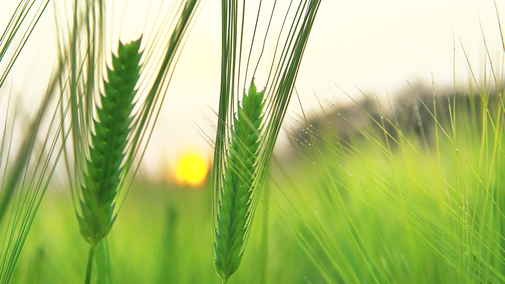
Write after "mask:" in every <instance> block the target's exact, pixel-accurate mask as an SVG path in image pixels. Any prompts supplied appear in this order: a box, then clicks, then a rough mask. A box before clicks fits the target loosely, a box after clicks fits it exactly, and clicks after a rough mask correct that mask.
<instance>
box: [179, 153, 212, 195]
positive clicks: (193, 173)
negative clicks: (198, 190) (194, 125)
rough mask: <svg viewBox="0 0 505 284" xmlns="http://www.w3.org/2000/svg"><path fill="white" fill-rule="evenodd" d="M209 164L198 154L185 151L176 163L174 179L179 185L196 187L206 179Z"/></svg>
mask: <svg viewBox="0 0 505 284" xmlns="http://www.w3.org/2000/svg"><path fill="white" fill-rule="evenodd" d="M208 171H209V164H208V162H207V161H205V160H204V158H203V157H202V155H200V154H199V153H198V152H196V151H193V150H190V151H186V152H185V153H184V155H183V156H182V158H181V159H180V160H179V161H178V162H177V167H176V173H175V174H176V179H177V183H178V184H181V185H191V186H198V185H201V184H202V183H203V182H204V181H205V179H206V178H207V172H208Z"/></svg>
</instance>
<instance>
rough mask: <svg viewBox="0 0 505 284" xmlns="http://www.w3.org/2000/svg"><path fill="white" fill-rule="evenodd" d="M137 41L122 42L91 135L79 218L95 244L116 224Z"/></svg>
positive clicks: (84, 232)
mask: <svg viewBox="0 0 505 284" xmlns="http://www.w3.org/2000/svg"><path fill="white" fill-rule="evenodd" d="M140 41H141V39H138V40H136V41H133V42H131V43H129V44H126V45H123V44H122V43H121V42H120V43H119V48H118V55H117V56H113V58H112V68H108V70H107V75H108V82H107V81H105V80H104V91H105V92H104V94H102V95H100V101H101V107H99V108H97V110H96V113H97V119H96V120H95V121H94V133H92V134H91V143H90V147H89V157H88V158H87V172H86V174H85V175H84V180H83V184H82V185H81V193H82V195H81V200H80V204H81V215H80V216H79V215H78V216H77V217H78V220H79V228H80V231H81V234H82V235H83V237H84V239H85V240H86V241H87V242H88V243H90V244H91V245H96V244H97V243H98V242H99V241H100V240H101V239H103V238H104V237H105V236H107V234H108V233H109V231H110V229H111V228H112V224H113V223H114V220H115V216H114V200H115V198H116V196H117V192H118V186H119V183H120V180H121V174H122V170H123V168H122V166H121V164H122V163H123V159H124V156H125V154H124V151H125V148H126V145H127V143H128V140H127V138H128V134H129V132H130V122H131V117H130V115H131V111H132V109H133V106H134V104H133V98H134V97H135V94H136V90H135V85H136V84H137V81H138V78H139V74H140V58H141V56H142V53H140V52H139V48H140Z"/></svg>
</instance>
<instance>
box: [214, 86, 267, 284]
mask: <svg viewBox="0 0 505 284" xmlns="http://www.w3.org/2000/svg"><path fill="white" fill-rule="evenodd" d="M263 95H264V91H262V92H259V93H258V92H257V91H256V86H255V85H254V81H252V82H251V85H250V87H249V91H248V94H246V93H245V91H244V96H243V100H242V107H240V106H239V107H238V113H237V117H236V118H235V119H234V124H233V133H232V141H231V145H230V151H229V154H228V156H227V164H226V168H225V171H224V174H225V177H224V179H223V189H222V191H221V204H220V206H219V215H218V222H217V230H216V231H215V234H216V236H215V237H216V243H215V244H214V252H215V256H216V258H215V264H216V269H217V272H218V274H219V276H220V277H221V278H222V279H223V280H224V281H226V280H228V278H229V277H230V275H232V274H233V273H234V272H235V271H236V270H237V268H238V267H239V265H240V261H241V259H242V254H243V249H242V248H243V244H244V236H245V233H246V228H247V225H246V221H247V219H248V215H249V207H250V205H251V195H252V192H253V190H254V187H253V183H254V180H253V175H254V172H255V169H256V166H257V162H256V159H257V156H258V147H259V145H260V139H259V134H260V132H261V129H260V126H261V122H262V120H263V116H262V112H263V106H264V102H263Z"/></svg>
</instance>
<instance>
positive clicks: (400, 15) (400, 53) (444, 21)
mask: <svg viewBox="0 0 505 284" xmlns="http://www.w3.org/2000/svg"><path fill="white" fill-rule="evenodd" d="M61 1H62V0H60V2H61ZM278 1H279V2H280V5H281V6H282V5H283V4H287V3H288V0H278ZM14 2H17V1H11V0H9V1H7V0H0V28H3V27H4V26H5V23H6V21H7V19H8V18H7V16H10V13H12V9H13V8H14V7H13V3H14ZM146 2H147V1H143V0H129V1H116V4H117V5H116V6H117V7H120V8H117V9H120V12H118V14H122V11H125V13H124V19H123V26H121V39H122V40H124V41H128V40H131V39H135V38H136V37H137V36H138V33H139V32H138V31H139V30H141V29H142V28H143V25H142V21H143V19H145V18H146V16H148V15H151V14H152V13H154V12H155V11H156V9H155V8H153V7H156V5H159V4H157V2H159V1H151V2H152V3H151V5H152V6H151V9H150V10H149V11H148V10H147V9H146V7H145V4H144V3H146ZM220 2H221V1H217V0H207V1H206V3H205V5H204V6H203V8H202V9H201V13H200V14H199V17H198V19H197V22H196V23H195V25H194V28H193V30H192V32H191V34H190V37H189V39H188V41H187V43H186V46H185V49H184V52H183V53H182V56H181V58H180V61H179V63H178V66H177V69H176V71H175V74H174V77H173V79H172V83H171V86H170V88H169V91H168V94H167V98H166V100H165V104H164V107H163V110H162V113H161V116H160V120H159V122H158V125H157V127H156V128H155V131H154V136H153V139H152V141H151V144H150V146H149V149H148V152H147V154H146V159H145V161H144V162H145V163H144V166H145V168H146V169H148V171H151V172H156V171H158V170H159V168H160V165H162V164H163V163H165V162H166V161H168V163H169V164H171V165H173V163H174V162H175V161H176V159H177V158H178V153H180V151H181V150H182V149H184V148H185V147H186V146H188V145H189V144H192V145H194V146H195V147H197V148H200V149H201V151H202V153H204V154H207V155H209V159H210V154H211V150H212V149H211V148H210V146H208V145H207V144H206V142H205V141H204V139H203V138H201V134H200V133H198V131H197V130H196V129H195V128H194V125H198V126H199V127H201V128H202V129H203V130H204V131H205V132H207V133H208V134H209V135H210V136H211V137H212V139H213V138H214V135H215V133H214V131H213V127H212V125H211V123H215V122H216V121H217V120H216V116H215V114H214V111H216V112H217V106H218V99H219V78H220V66H219V63H220V49H221V42H220V40H221V31H220V29H221V27H220V24H221V10H220ZM264 2H265V3H270V2H272V1H266V0H265V1H264ZM497 2H498V3H497V5H498V9H499V11H500V12H502V14H504V15H505V3H504V2H503V1H497ZM52 8H53V7H51V8H50V10H52ZM123 9H124V10H123ZM138 15H141V16H140V17H139V16H138ZM479 16H480V23H479ZM118 18H119V17H118ZM41 21H42V22H41V24H40V25H39V26H38V27H37V28H36V30H35V32H34V35H33V38H32V39H31V41H30V42H29V44H28V45H27V47H26V50H25V51H24V52H23V54H22V57H21V58H20V59H19V62H18V66H16V68H15V70H13V72H12V74H11V78H10V80H9V83H8V87H9V88H11V87H12V92H13V94H22V96H23V100H25V98H27V97H28V96H37V94H38V93H40V92H41V91H40V90H41V88H42V89H43V88H44V87H45V84H44V83H42V87H41V84H37V83H36V82H39V81H38V80H42V81H43V80H45V82H47V78H48V74H49V73H48V72H50V71H51V68H52V67H53V66H54V64H55V62H56V61H55V60H56V58H55V55H56V52H55V49H54V43H55V42H56V39H55V36H54V16H53V14H51V13H47V14H46V15H44V18H43V19H42V20H41ZM480 24H482V30H483V32H484V35H485V37H486V42H487V44H488V47H489V50H490V52H491V54H492V55H493V57H494V58H495V60H496V62H495V63H496V64H497V65H500V64H501V62H502V61H501V60H502V58H503V56H502V55H503V50H502V46H501V39H500V34H499V29H498V21H497V16H496V10H495V6H494V2H493V1H492V0H464V1H463V0H424V1H420V0H419V1H401V0H381V1H373V0H322V4H321V7H320V10H319V13H318V16H317V18H316V21H315V25H314V27H313V31H312V34H311V37H310V39H309V43H308V46H307V49H306V51H305V56H304V58H303V61H302V65H301V69H300V73H299V75H298V81H297V84H296V86H297V89H298V93H299V95H300V97H301V101H302V105H303V106H304V108H305V110H306V111H308V112H311V111H317V109H318V106H317V101H316V99H315V97H314V92H315V93H316V94H317V95H318V96H322V97H324V98H326V99H328V100H330V101H335V100H337V99H338V100H339V101H345V100H346V99H345V95H344V94H343V93H342V92H341V91H340V90H339V89H338V88H337V87H336V86H335V84H338V86H339V87H341V88H342V89H343V90H345V91H346V92H347V93H349V94H350V95H351V96H357V95H358V91H357V87H358V88H360V89H361V90H363V91H365V92H367V93H369V94H373V93H377V94H378V95H379V96H380V97H385V96H386V94H389V95H395V93H396V92H397V91H398V90H401V89H405V88H406V87H408V84H407V81H410V82H414V83H417V82H422V83H426V84H431V79H432V72H433V78H434V80H435V84H436V85H437V86H440V87H445V86H452V84H453V56H454V50H453V45H454V40H455V43H456V78H457V83H458V84H459V85H463V86H464V85H465V84H467V82H468V76H469V73H468V66H467V63H466V61H465V58H464V55H463V52H462V47H461V46H462V45H463V46H464V48H465V50H466V52H467V54H468V55H469V59H470V61H471V64H472V66H473V67H474V68H475V71H477V74H482V70H483V67H482V66H483V64H484V63H483V58H484V47H483V37H482V32H481V27H480ZM119 26H120V24H119V23H118V24H117V25H116V26H115V27H116V29H117V30H119ZM453 32H454V36H453ZM40 54H45V55H46V56H43V57H40ZM2 64H5V63H2ZM44 74H46V75H45V76H44ZM27 80H29V81H30V82H32V83H30V84H26V82H27ZM9 91H10V89H9ZM6 93H8V92H7V91H6V90H5V87H4V90H0V96H2V98H0V103H2V102H5V99H4V97H5V94H6ZM26 101H30V100H26ZM299 109H300V107H299V105H298V102H297V101H296V100H293V101H292V104H291V107H290V111H289V113H288V116H287V120H290V119H289V118H290V117H293V116H295V114H296V113H299ZM207 117H208V118H209V119H210V120H211V122H209V121H208V120H207ZM282 143H285V142H283V141H281V144H280V145H279V147H288V146H282Z"/></svg>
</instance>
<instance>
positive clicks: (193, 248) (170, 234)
mask: <svg viewBox="0 0 505 284" xmlns="http://www.w3.org/2000/svg"><path fill="white" fill-rule="evenodd" d="M76 3H77V2H76ZM100 3H101V2H100V1H98V2H97V3H96V5H97V6H93V5H94V4H92V5H91V6H89V5H88V4H89V3H88V4H82V7H81V6H79V5H77V6H76V7H74V8H75V9H74V12H75V14H74V15H73V16H72V15H68V17H67V18H64V19H59V20H61V21H66V22H65V23H66V24H68V26H67V27H66V29H63V30H64V32H62V35H60V36H61V38H59V40H60V44H61V46H62V51H61V53H60V56H61V58H60V61H59V65H58V66H59V67H58V68H57V70H56V71H55V74H56V75H54V77H53V78H51V80H50V82H49V83H48V88H47V89H48V90H47V93H46V96H45V99H44V100H43V101H42V103H41V108H40V111H39V112H38V114H37V115H35V116H34V117H33V118H30V117H29V118H26V119H27V120H28V122H29V123H28V126H29V127H28V128H26V129H27V130H26V131H25V132H21V134H19V133H18V132H17V131H15V130H16V129H17V128H16V127H19V123H18V122H16V120H15V119H14V118H13V117H12V116H10V114H9V112H6V113H5V122H3V123H4V132H3V133H4V134H3V137H2V143H1V147H0V170H2V172H3V177H2V191H1V194H0V228H1V232H0V233H1V235H0V240H1V243H2V246H1V249H0V283H20V284H21V283H55V284H57V283H82V282H83V281H84V282H85V283H251V284H253V283H295V284H296V283H300V284H302V283H313V284H316V283H504V282H505V191H504V188H505V149H504V147H503V146H504V145H505V143H504V139H505V137H504V130H505V128H504V127H505V125H504V120H505V103H504V100H503V90H504V84H503V83H504V82H505V80H504V78H503V76H504V75H502V73H503V72H500V71H499V69H500V67H499V66H498V65H497V64H496V63H495V62H491V61H486V68H485V72H484V73H485V74H484V76H483V77H482V78H478V77H477V76H475V75H474V76H475V77H473V78H472V79H473V82H472V83H471V84H469V87H463V88H462V87H461V86H457V87H458V88H457V90H456V89H454V90H449V91H440V90H438V89H436V88H433V89H428V91H426V90H422V89H417V88H414V87H413V91H412V93H411V94H409V95H405V96H398V98H397V99H396V100H394V101H389V102H384V101H379V100H378V99H376V98H375V97H373V96H369V95H366V94H363V95H364V99H362V100H355V101H354V103H352V104H351V105H339V104H336V103H334V102H333V101H332V100H331V99H328V98H327V97H326V96H324V95H323V94H322V95H321V96H319V99H320V102H321V111H319V112H316V113H309V112H304V114H303V115H301V116H299V117H296V118H292V119H293V120H294V121H295V126H294V127H293V128H289V129H288V128H286V129H285V130H286V131H287V132H288V133H289V139H290V142H291V147H292V151H285V152H286V154H284V155H279V156H277V155H276V154H275V152H274V151H273V150H274V146H275V142H276V140H277V137H278V134H279V131H280V128H281V126H282V125H283V120H284V116H285V115H286V109H287V107H288V103H289V101H290V98H291V94H292V92H293V89H294V85H295V82H296V77H297V74H298V70H299V69H298V68H299V67H300V62H301V60H302V57H303V52H304V50H305V46H306V44H307V41H308V39H309V34H310V31H311V28H312V23H313V22H314V19H315V17H316V14H317V9H318V8H319V4H320V1H316V0H307V1H299V6H298V7H297V8H296V9H294V10H287V11H285V12H283V13H285V14H282V13H281V15H286V18H287V19H288V22H289V21H292V23H291V26H290V29H289V32H285V33H283V32H282V29H281V31H279V34H275V35H274V36H272V37H273V40H274V41H277V45H276V47H279V50H282V51H280V53H279V54H278V56H274V57H273V58H267V59H264V58H262V57H261V54H260V55H259V56H258V55H257V54H255V53H254V52H253V51H252V50H253V47H252V46H251V51H249V54H248V55H249V56H251V54H252V58H253V59H252V61H256V62H257V63H258V64H257V66H255V67H256V68H257V67H258V66H259V65H260V64H259V63H260V61H261V60H263V61H262V62H264V61H267V66H268V67H271V69H270V73H268V76H267V78H268V79H265V78H261V76H262V75H264V74H263V73H261V72H258V73H256V69H253V68H254V66H253V65H255V64H252V65H251V67H250V66H249V58H247V57H246V56H245V55H242V52H243V51H242V50H243V48H242V43H243V42H242V37H247V36H250V35H249V34H247V32H246V30H245V29H244V28H243V26H242V28H240V20H241V19H244V18H245V15H244V14H242V13H243V12H241V9H239V8H244V10H243V11H245V10H246V9H245V6H244V7H242V6H240V5H239V4H238V3H239V2H237V1H231V0H230V1H223V15H222V20H223V24H224V25H223V30H222V32H223V52H222V74H221V90H220V92H219V93H220V103H219V110H218V111H216V113H218V115H217V116H218V117H217V119H218V122H217V123H216V125H217V126H216V132H217V134H216V136H215V140H213V143H215V157H214V163H213V166H212V169H211V171H210V172H209V174H208V175H207V179H206V180H205V182H204V183H203V184H201V185H199V186H189V185H186V186H185V185H181V184H177V183H175V182H174V181H171V180H167V179H159V180H156V179H152V178H149V177H147V176H146V175H143V174H142V173H140V174H137V172H136V170H137V167H138V165H139V163H140V160H141V158H142V155H143V151H144V149H145V147H147V143H148V142H149V137H150V136H149V135H150V133H151V131H152V129H153V127H154V124H155V122H156V118H157V115H158V112H159V110H160V107H161V103H162V102H163V100H164V96H165V94H166V92H167V86H168V82H169V81H170V78H171V74H172V72H174V68H175V64H176V63H177V58H178V55H179V54H180V52H181V48H183V45H184V41H185V39H186V37H187V32H188V30H190V27H191V23H192V20H193V17H194V15H195V13H196V12H195V11H197V10H198V5H199V1H197V0H188V1H179V2H177V3H178V4H177V5H176V4H174V6H172V9H173V10H170V11H176V12H174V13H173V14H167V15H170V16H171V19H172V21H168V22H170V23H168V22H164V21H162V22H163V24H162V25H161V26H160V27H158V28H157V30H156V31H157V32H158V33H159V34H161V35H163V36H160V37H161V38H166V42H162V41H159V42H157V41H155V43H154V44H152V41H150V39H152V38H149V37H147V36H146V37H145V38H144V37H143V38H142V39H141V40H138V41H136V42H134V43H133V44H132V45H129V44H125V45H123V44H122V43H118V44H117V45H118V47H117V51H114V52H112V55H111V51H109V50H107V49H106V48H105V46H107V45H108V44H110V43H107V42H102V41H101V40H98V41H93V40H90V38H95V39H102V38H103V36H104V30H103V24H104V22H102V21H101V19H102V17H103V15H104V14H103V13H105V12H104V11H105V9H104V7H105V6H101V4H100ZM247 7H249V6H247ZM95 8H96V9H95ZM249 8H250V7H249ZM101 9H103V10H101ZM78 12H82V15H78V14H79V13H78ZM258 13H259V12H258ZM273 15H274V12H272V17H273ZM18 17H20V16H18ZM81 17H84V19H85V20H82V18H81ZM79 21H83V23H80V22H79ZM256 24H257V23H256ZM81 25H82V26H81ZM255 28H256V27H255ZM267 31H270V30H269V29H267ZM6 33H11V35H12V36H14V35H15V34H16V30H15V29H14V30H9V28H8V29H6ZM67 33H68V34H67ZM255 33H256V29H254V34H253V36H252V38H253V39H256V37H257V35H255ZM159 34H158V35H159ZM83 38H87V42H86V40H83ZM158 38H159V37H158ZM265 38H266V37H265ZM144 40H145V42H147V43H144ZM81 41H85V43H81ZM141 42H142V44H141ZM265 42H267V40H266V39H265ZM265 42H263V47H264V46H265V45H266V43H265ZM279 42H280V43H279ZM7 43H8V42H7ZM7 43H6V42H4V41H1V40H0V48H2V51H6V50H8V48H9V45H8V44H7ZM150 44H152V45H150ZM113 45H115V43H114V44H113ZM139 46H141V47H142V48H141V49H140V51H139ZM255 47H256V48H257V49H259V50H261V48H262V46H261V45H256V46H255ZM281 47H282V48H281ZM104 50H106V51H104ZM5 54H10V53H5ZM244 54H245V51H244ZM1 55H2V57H0V60H1V59H2V58H3V55H4V52H2V53H1ZM255 56H257V57H255ZM14 57H15V56H14ZM14 57H13V58H14ZM244 58H246V59H244ZM488 58H490V57H488ZM269 60H271V61H269ZM108 61H110V63H109V64H105V63H104V62H108ZM159 62H161V63H159ZM256 62H255V63H256ZM100 64H102V65H100ZM105 66H107V67H108V70H107V71H102V70H101V68H103V67H105ZM274 67H275V68H274ZM469 68H470V70H471V71H472V74H474V73H473V69H472V67H471V66H470V67H469ZM260 69H261V68H260ZM267 69H268V68H267ZM104 70H105V69H104ZM253 70H254V71H253ZM272 70H273V71H272ZM1 71H2V72H3V75H7V74H8V73H9V69H5V70H1ZM244 71H245V72H244ZM249 71H250V72H249ZM248 72H249V73H248ZM243 73H245V75H244V74H243ZM125 78H127V79H125ZM255 79H258V80H259V81H261V80H263V81H266V82H267V83H266V86H265V89H261V90H260V89H257V88H256V86H255V85H254V80H255ZM123 80H126V81H123ZM137 80H139V81H138V83H137ZM245 86H248V88H247V90H246V88H245ZM0 87H2V82H0ZM134 87H135V88H134ZM242 89H243V91H242ZM235 90H241V91H240V92H238V91H237V92H236V91H235ZM137 91H138V93H139V94H138V95H137ZM216 92H217V90H216ZM324 98H326V99H324ZM302 107H303V106H302ZM7 110H10V108H9V107H7ZM51 115H52V116H51ZM16 135H19V136H20V137H17V136H16ZM13 137H15V138H13ZM40 137H42V138H40ZM18 139H19V140H20V141H21V142H18ZM13 141H14V142H13ZM12 144H16V145H17V147H18V148H16V147H13V148H11V145H12ZM11 152H12V154H11ZM4 153H6V154H4ZM4 157H6V158H4ZM11 161H12V162H11ZM51 178H53V181H52V182H51Z"/></svg>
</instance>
